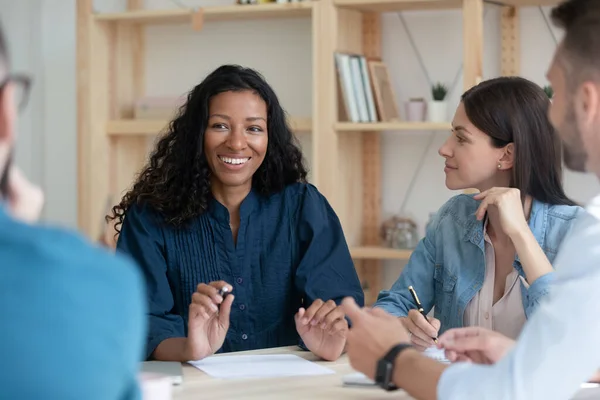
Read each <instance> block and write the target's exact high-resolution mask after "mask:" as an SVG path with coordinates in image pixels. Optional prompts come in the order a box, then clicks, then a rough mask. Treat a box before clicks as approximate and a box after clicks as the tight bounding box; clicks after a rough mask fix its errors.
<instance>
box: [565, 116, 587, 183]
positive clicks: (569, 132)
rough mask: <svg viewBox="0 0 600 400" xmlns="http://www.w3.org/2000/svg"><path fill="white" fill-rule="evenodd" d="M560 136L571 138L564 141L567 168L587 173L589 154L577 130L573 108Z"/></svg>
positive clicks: (566, 118)
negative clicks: (586, 166)
mask: <svg viewBox="0 0 600 400" xmlns="http://www.w3.org/2000/svg"><path fill="white" fill-rule="evenodd" d="M560 136H561V137H567V138H569V141H566V140H564V139H563V140H562V153H563V161H564V163H565V165H566V166H567V168H569V169H570V170H572V171H575V172H586V168H585V165H586V162H587V153H586V152H585V149H584V145H583V141H582V140H581V132H579V129H578V128H577V122H576V121H575V110H574V108H573V107H571V108H570V109H569V110H568V111H567V115H566V117H565V120H564V121H563V123H562V126H561V135H560Z"/></svg>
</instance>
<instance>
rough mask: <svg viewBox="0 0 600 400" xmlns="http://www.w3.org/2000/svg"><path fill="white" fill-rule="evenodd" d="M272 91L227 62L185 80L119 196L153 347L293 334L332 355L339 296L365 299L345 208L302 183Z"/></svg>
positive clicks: (180, 348) (224, 348) (341, 328)
mask: <svg viewBox="0 0 600 400" xmlns="http://www.w3.org/2000/svg"><path fill="white" fill-rule="evenodd" d="M306 174H307V172H306V169H305V167H304V164H303V157H302V153H301V151H300V149H299V147H298V146H297V144H296V141H295V138H294V135H293V134H292V132H291V130H290V128H289V126H288V124H287V121H286V116H285V113H284V110H283V109H282V107H281V105H280V104H279V101H278V99H277V96H276V95H275V93H274V92H273V90H272V89H271V87H270V86H269V85H268V84H267V82H266V81H265V80H264V79H263V77H262V76H261V75H259V74H258V73H257V72H255V71H253V70H251V69H248V68H242V67H239V66H233V65H225V66H222V67H219V68H217V69H216V70H215V71H214V72H212V73H211V74H210V75H208V76H207V77H206V78H205V79H204V81H203V82H202V83H200V84H199V85H198V86H196V87H195V88H194V89H193V90H192V91H191V92H190V94H189V96H188V99H187V103H186V104H185V105H184V106H183V107H182V109H181V111H180V113H179V115H178V116H177V117H176V118H175V119H174V120H173V121H172V122H171V124H170V127H169V129H168V132H167V133H166V135H165V136H164V137H162V138H161V139H160V141H159V142H158V144H157V146H156V149H155V151H154V152H153V153H152V155H151V157H150V161H149V163H148V165H147V166H146V167H145V168H144V169H143V170H142V172H141V174H140V175H139V177H138V178H137V180H136V182H135V184H134V185H133V188H132V189H131V190H130V191H129V192H128V193H127V194H126V195H125V196H124V197H123V199H122V200H121V202H120V204H119V205H117V206H116V207H114V208H113V213H112V216H111V218H113V219H115V218H116V219H117V223H116V225H115V226H116V229H117V231H118V232H120V235H119V239H118V243H117V250H118V251H121V252H125V253H129V254H130V255H131V256H132V257H133V259H134V260H136V261H137V262H138V264H139V265H140V266H141V268H142V270H143V271H144V274H145V277H146V283H147V295H148V306H149V310H148V312H149V333H148V340H147V353H146V355H147V357H148V358H152V359H157V360H177V361H188V360H197V359H201V358H204V357H206V356H209V355H211V354H213V353H216V352H229V351H241V350H252V349H260V348H267V347H275V346H285V345H292V344H299V345H301V346H303V347H305V348H307V349H308V350H311V351H312V352H313V353H315V354H316V355H318V356H320V357H322V358H325V359H329V360H334V359H337V358H338V357H339V356H340V355H341V353H342V352H343V349H344V346H345V333H346V331H347V329H348V324H347V321H346V319H345V318H344V313H343V311H342V310H341V309H340V307H339V303H340V301H341V300H342V299H343V298H344V297H345V296H352V297H354V298H355V299H356V300H357V301H358V302H359V303H361V304H362V303H363V302H364V297H363V291H362V288H361V286H360V282H359V280H358V277H357V275H356V271H355V269H354V265H353V263H352V259H351V257H350V253H349V250H348V246H347V244H346V241H345V238H344V234H343V232H342V228H341V226H340V222H339V220H338V218H337V216H336V214H335V213H334V211H333V210H332V208H331V207H330V206H329V204H328V202H327V200H326V199H325V198H324V197H323V196H322V195H321V194H320V193H319V192H318V191H317V189H316V188H315V187H314V186H312V185H310V184H308V183H306Z"/></svg>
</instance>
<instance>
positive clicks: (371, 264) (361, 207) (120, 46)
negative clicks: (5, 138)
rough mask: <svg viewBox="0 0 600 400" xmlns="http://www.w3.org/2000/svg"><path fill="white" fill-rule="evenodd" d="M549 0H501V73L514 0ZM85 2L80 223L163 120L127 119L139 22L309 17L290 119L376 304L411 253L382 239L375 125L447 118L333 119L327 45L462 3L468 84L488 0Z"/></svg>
mask: <svg viewBox="0 0 600 400" xmlns="http://www.w3.org/2000/svg"><path fill="white" fill-rule="evenodd" d="M232 2H233V0H232ZM557 2H558V0H500V1H499V2H496V3H504V4H507V6H505V7H503V11H502V17H501V19H502V20H501V27H502V73H503V74H506V75H508V74H511V75H515V74H518V73H519V52H520V50H519V26H518V14H519V6H536V5H552V4H556V3H557ZM92 3H93V0H77V37H78V55H77V62H78V68H77V71H78V99H77V101H78V139H79V140H78V164H79V178H78V185H79V202H78V203H79V204H78V205H79V211H78V213H79V215H78V218H79V227H80V229H81V230H82V231H83V232H84V233H86V234H87V235H89V236H90V237H91V238H94V239H95V238H97V237H98V236H99V234H100V231H101V226H99V224H98V221H99V219H100V217H101V216H102V215H103V214H104V213H105V212H106V209H105V206H106V199H107V197H108V196H112V197H113V198H115V199H116V198H118V197H119V196H120V194H121V193H122V192H123V191H124V190H125V189H126V188H127V187H129V185H130V184H131V183H132V180H133V177H134V175H135V173H136V172H137V171H138V170H139V169H140V167H141V166H142V165H143V164H144V162H145V160H146V157H147V140H148V138H149V137H151V136H153V135H157V134H159V133H160V132H161V131H163V129H164V128H165V126H166V125H167V123H168V121H166V120H135V119H133V115H134V113H133V105H134V102H135V100H136V99H137V98H139V97H140V96H143V94H144V86H145V85H144V80H145V77H144V65H143V63H144V54H145V43H144V35H143V33H144V29H145V27H146V26H149V25H153V24H189V26H190V29H195V30H201V29H202V27H203V25H204V23H205V22H210V21H224V20H249V19H274V18H290V17H299V18H312V30H311V35H312V45H313V49H312V50H313V57H312V59H313V71H312V72H313V73H312V76H313V85H312V98H313V102H312V103H313V110H312V116H311V117H310V118H291V121H290V123H291V125H292V127H293V129H294V130H295V131H296V132H312V155H313V159H312V163H311V169H312V178H313V182H312V183H314V184H315V185H316V186H317V187H318V188H319V190H320V191H321V192H322V193H323V194H324V195H325V196H326V197H327V199H328V200H329V202H330V204H331V205H332V207H333V208H334V210H335V211H336V212H337V214H338V216H339V217H340V220H341V222H342V226H343V228H344V232H345V235H346V239H347V241H348V243H349V246H350V248H351V253H352V257H353V258H354V260H355V263H356V268H357V270H358V273H359V276H360V277H361V279H362V280H363V282H364V283H365V286H368V287H369V288H370V291H369V297H368V298H367V303H372V302H373V301H374V299H375V298H376V296H377V292H378V288H380V287H381V265H380V262H381V260H395V261H398V262H403V261H406V260H408V258H409V257H410V254H411V253H410V251H402V250H395V249H388V248H383V247H381V246H380V238H379V225H380V223H381V164H380V158H381V143H380V140H381V138H380V135H381V132H382V131H444V130H449V129H450V124H449V123H425V122H423V123H409V122H403V121H398V122H381V123H350V122H344V121H339V120H338V118H339V116H338V110H339V107H338V102H339V101H340V99H338V98H337V87H336V82H337V73H336V68H335V62H334V53H336V52H351V53H356V54H363V55H365V56H367V57H371V58H381V22H380V13H382V12H388V11H407V10H445V9H459V10H462V17H463V18H462V20H463V38H464V39H463V40H464V45H463V66H464V69H463V75H464V76H463V81H464V89H467V88H469V87H471V86H473V85H474V84H476V83H477V82H479V81H480V80H481V79H482V68H483V60H482V58H483V3H484V0H316V1H303V2H298V3H289V4H277V3H269V4H257V5H234V4H232V5H230V6H223V7H206V8H187V9H186V8H183V9H182V8H177V9H171V10H144V9H143V7H142V3H143V1H142V0H128V11H126V12H122V13H111V14H96V13H94V12H93V8H92ZM267 78H268V77H267Z"/></svg>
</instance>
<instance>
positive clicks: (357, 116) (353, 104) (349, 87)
mask: <svg viewBox="0 0 600 400" xmlns="http://www.w3.org/2000/svg"><path fill="white" fill-rule="evenodd" d="M335 63H336V69H337V75H338V83H339V88H340V89H341V93H340V94H341V98H340V101H342V102H343V110H342V111H343V112H344V113H345V117H346V118H344V117H342V120H343V119H347V120H349V121H350V122H377V121H378V116H377V108H376V100H375V96H374V93H373V91H374V86H373V81H374V79H373V76H372V74H371V73H370V71H369V65H368V64H369V62H368V61H367V59H366V58H365V57H364V56H362V55H356V54H346V53H335Z"/></svg>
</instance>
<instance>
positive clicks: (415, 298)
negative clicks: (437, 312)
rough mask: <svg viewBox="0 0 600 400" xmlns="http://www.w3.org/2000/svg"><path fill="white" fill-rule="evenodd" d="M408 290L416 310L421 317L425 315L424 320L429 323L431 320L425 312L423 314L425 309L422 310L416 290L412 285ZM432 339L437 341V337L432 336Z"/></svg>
mask: <svg viewBox="0 0 600 400" xmlns="http://www.w3.org/2000/svg"><path fill="white" fill-rule="evenodd" d="M408 291H409V292H410V294H411V295H412V297H413V300H414V301H415V303H416V304H417V308H418V311H419V312H420V313H421V315H422V316H423V317H425V321H427V322H428V323H429V324H430V325H431V322H429V318H427V314H425V310H423V306H422V305H421V302H420V301H419V298H418V297H417V292H415V289H414V288H413V287H412V286H409V287H408ZM432 339H433V341H434V342H435V343H437V342H438V340H437V337H432Z"/></svg>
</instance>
